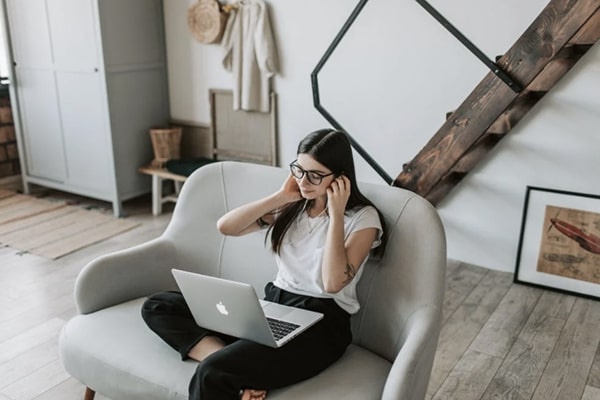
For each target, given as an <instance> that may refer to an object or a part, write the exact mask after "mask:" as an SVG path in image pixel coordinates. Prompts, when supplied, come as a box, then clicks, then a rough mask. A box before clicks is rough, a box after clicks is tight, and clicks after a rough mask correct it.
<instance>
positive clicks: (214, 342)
mask: <svg viewBox="0 0 600 400" xmlns="http://www.w3.org/2000/svg"><path fill="white" fill-rule="evenodd" d="M223 347H225V342H223V341H222V340H221V339H219V338H218V337H216V336H204V337H203V338H202V339H201V340H200V341H199V342H198V343H196V345H195V346H194V347H192V349H191V350H190V351H189V353H188V356H189V357H190V358H192V359H194V360H196V361H202V360H204V359H205V358H206V357H208V356H210V355H211V354H212V353H214V352H215V351H217V350H220V349H222V348H223Z"/></svg>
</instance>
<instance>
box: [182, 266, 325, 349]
mask: <svg viewBox="0 0 600 400" xmlns="http://www.w3.org/2000/svg"><path fill="white" fill-rule="evenodd" d="M172 272H173V276H174V277H175V281H176V282H177V285H178V286H179V289H180V290H181V293H182V294H183V297H184V298H185V301H186V302H187V304H188V306H189V308H190V310H191V312H192V315H193V316H194V319H195V320H196V323H197V324H198V325H199V326H202V327H203V328H206V329H210V330H213V331H216V332H221V333H224V334H226V335H231V336H234V337H238V338H241V339H248V340H252V341H254V342H257V343H261V344H264V345H267V346H271V347H280V346H282V345H284V344H285V343H287V342H289V341H290V340H291V339H292V338H294V337H296V336H298V335H299V334H300V333H302V332H304V331H305V330H306V329H307V328H308V327H310V326H312V325H314V324H315V323H316V322H317V321H319V320H320V319H321V318H323V314H321V313H318V312H314V311H309V310H303V309H300V308H295V307H288V306H284V305H282V304H277V303H272V302H269V301H265V300H259V299H258V297H257V296H256V292H255V291H254V288H253V287H252V286H251V285H248V284H245V283H241V282H235V281H229V280H226V279H220V278H214V277H212V276H206V275H201V274H196V273H193V272H188V271H182V270H179V269H173V270H172Z"/></svg>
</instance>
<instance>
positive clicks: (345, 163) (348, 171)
mask: <svg viewBox="0 0 600 400" xmlns="http://www.w3.org/2000/svg"><path fill="white" fill-rule="evenodd" d="M296 154H308V155H310V156H311V157H312V158H313V159H314V160H315V161H317V162H319V163H320V164H323V165H324V166H325V167H327V168H328V169H329V170H330V171H331V172H333V174H334V175H335V176H339V175H342V174H343V175H345V176H346V177H347V178H348V179H349V180H350V184H351V185H350V188H351V189H350V197H349V198H348V202H347V203H346V210H351V209H353V208H355V207H365V206H373V207H374V208H375V209H376V210H377V208H376V207H375V206H374V205H373V203H372V202H371V201H370V200H369V199H367V198H366V197H365V196H364V195H363V194H362V193H361V192H360V190H359V189H358V185H357V183H356V172H355V169H354V159H353V157H352V146H351V145H350V140H349V139H348V136H347V135H346V134H345V133H344V132H342V131H337V130H335V129H319V130H317V131H314V132H311V133H309V134H308V135H307V136H306V137H305V138H304V139H302V141H301V142H300V143H299V144H298V150H297V152H296ZM305 206H307V207H310V206H311V203H310V202H309V203H308V204H306V203H305V200H299V201H297V202H295V203H290V204H288V205H287V206H286V207H285V208H284V209H283V210H281V211H280V214H279V216H278V217H277V219H276V220H275V223H273V225H271V226H270V228H269V231H268V232H267V234H269V233H270V234H271V249H272V250H273V251H274V252H275V253H279V250H280V249H281V244H282V242H283V237H284V236H285V233H286V232H287V230H288V229H289V227H290V226H291V225H292V223H293V222H294V221H295V220H296V218H297V217H298V215H300V213H301V212H302V211H303V210H304V208H305ZM377 213H378V214H379V219H380V221H381V226H382V229H383V236H382V238H381V241H382V242H381V244H380V245H379V246H378V247H377V248H375V249H374V251H373V254H374V255H376V256H381V255H382V254H383V250H384V248H385V237H386V234H385V221H384V219H383V216H382V215H381V212H380V211H379V210H377Z"/></svg>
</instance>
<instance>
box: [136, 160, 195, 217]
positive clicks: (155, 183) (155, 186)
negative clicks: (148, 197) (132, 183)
mask: <svg viewBox="0 0 600 400" xmlns="http://www.w3.org/2000/svg"><path fill="white" fill-rule="evenodd" d="M138 172H141V173H142V174H146V175H150V176H151V177H152V215H160V214H162V205H163V204H164V203H166V202H173V203H175V202H177V196H179V191H180V190H181V186H182V185H183V182H185V180H186V179H187V176H183V175H177V174H174V173H172V172H169V171H167V170H166V169H164V168H162V169H158V168H152V167H148V166H147V167H140V168H138ZM163 180H171V181H173V186H174V191H173V193H170V194H167V195H164V194H163V184H162V183H163Z"/></svg>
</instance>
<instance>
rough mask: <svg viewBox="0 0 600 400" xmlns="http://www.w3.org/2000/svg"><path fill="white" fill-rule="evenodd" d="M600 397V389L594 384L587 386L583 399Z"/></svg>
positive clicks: (595, 399) (596, 399)
mask: <svg viewBox="0 0 600 400" xmlns="http://www.w3.org/2000/svg"><path fill="white" fill-rule="evenodd" d="M598 399H600V389H599V388H596V387H593V386H586V387H585V391H584V392H583V397H582V398H581V400H598Z"/></svg>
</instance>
